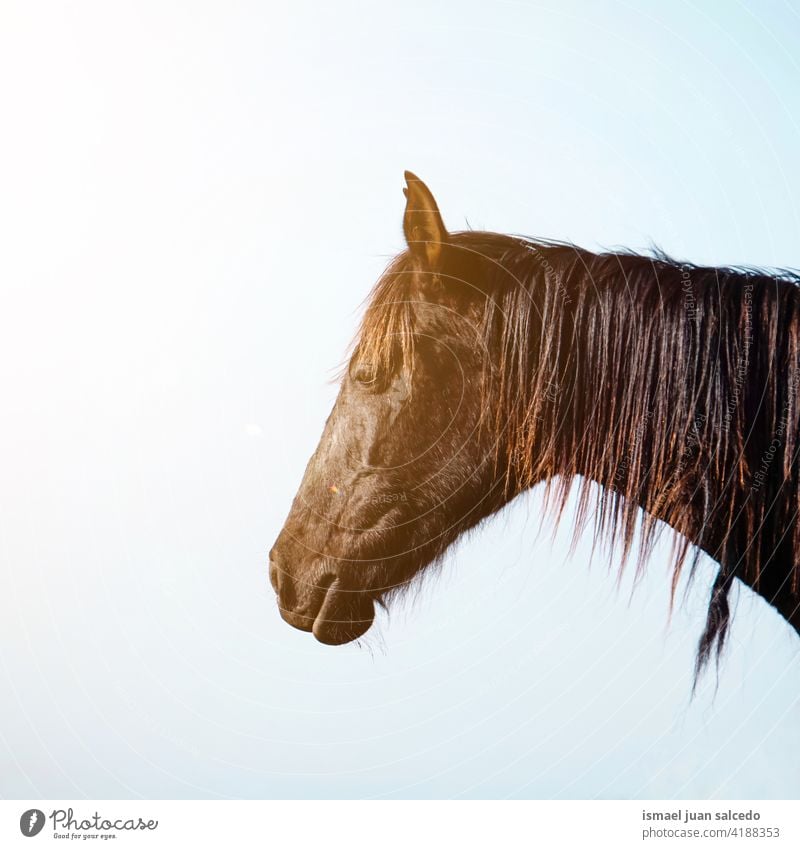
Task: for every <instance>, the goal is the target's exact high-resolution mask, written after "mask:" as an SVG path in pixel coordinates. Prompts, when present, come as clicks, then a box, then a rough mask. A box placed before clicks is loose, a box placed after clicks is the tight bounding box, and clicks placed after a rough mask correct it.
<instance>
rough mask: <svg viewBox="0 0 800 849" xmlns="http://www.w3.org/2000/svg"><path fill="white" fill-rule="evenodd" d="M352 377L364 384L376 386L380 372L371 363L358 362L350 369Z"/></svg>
mask: <svg viewBox="0 0 800 849" xmlns="http://www.w3.org/2000/svg"><path fill="white" fill-rule="evenodd" d="M350 377H352V378H353V380H355V382H356V383H360V384H361V385H362V386H374V385H375V383H376V382H377V380H378V373H377V371H376V369H375V367H374V366H371V365H370V364H369V363H356V365H354V366H353V368H352V369H350Z"/></svg>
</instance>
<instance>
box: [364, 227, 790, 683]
mask: <svg viewBox="0 0 800 849" xmlns="http://www.w3.org/2000/svg"><path fill="white" fill-rule="evenodd" d="M450 240H451V243H452V245H454V246H455V247H456V248H458V249H460V250H461V251H462V252H466V253H467V254H471V255H473V256H474V257H475V263H476V266H478V265H479V266H480V268H481V269H482V271H481V286H482V288H483V293H484V295H485V297H484V298H482V299H481V302H480V308H479V311H478V314H477V318H476V321H475V327H476V329H477V332H478V334H479V335H480V337H481V344H483V345H485V347H486V349H487V350H488V351H491V352H494V353H495V354H496V356H493V357H491V358H487V362H486V368H485V373H484V374H483V375H482V376H481V382H482V385H483V386H484V387H487V386H489V385H491V386H492V387H494V389H495V394H494V396H493V397H495V398H497V399H499V402H497V403H495V404H494V406H493V408H492V409H491V410H489V411H488V412H487V418H486V420H485V421H484V423H483V424H484V426H485V427H489V428H491V430H492V433H493V435H494V437H495V438H494V440H493V443H494V445H495V446H496V449H497V457H495V462H497V463H500V464H501V466H502V468H503V469H505V470H506V471H505V485H506V486H507V488H508V489H509V490H510V491H511V492H512V493H515V492H520V491H522V490H524V489H526V488H528V487H529V486H531V485H533V484H536V483H539V482H544V485H545V503H546V505H547V506H548V512H549V515H551V516H553V517H554V518H555V520H556V521H558V520H559V519H560V518H561V516H562V513H563V512H564V508H565V506H566V502H567V496H568V494H569V492H570V489H571V488H572V485H573V483H575V482H576V479H577V480H578V486H579V493H578V521H577V526H576V529H575V533H576V537H577V535H578V534H579V533H580V532H581V530H582V529H583V528H584V527H586V526H587V525H588V524H591V526H592V529H593V535H594V539H595V541H599V540H602V541H605V542H608V543H610V544H611V545H610V548H611V549H612V550H613V549H616V550H621V554H622V563H623V564H624V563H625V562H626V560H627V559H628V557H629V554H630V553H631V551H632V549H633V548H634V543H635V541H636V532H637V529H638V532H639V537H638V545H636V546H635V547H636V558H635V559H636V564H637V566H636V568H637V570H638V569H641V568H642V567H643V566H644V563H645V561H646V560H647V558H648V556H649V554H650V553H651V551H652V548H653V545H654V543H655V541H656V538H657V536H658V534H659V532H660V531H661V529H662V528H663V527H664V524H663V523H666V524H668V525H669V526H671V527H672V528H673V529H674V530H675V531H677V534H676V536H675V539H674V546H673V564H674V571H673V581H672V592H673V595H674V592H675V587H676V585H677V582H678V578H679V576H680V574H681V570H682V567H683V566H684V565H685V563H686V562H687V560H688V562H689V563H690V564H691V567H693V566H694V564H695V563H696V561H697V558H698V557H699V554H700V552H701V551H705V552H707V553H708V554H709V555H710V556H711V557H713V558H714V559H715V560H716V561H717V562H718V563H719V564H720V568H719V573H718V575H717V578H716V581H715V583H714V586H713V589H712V593H711V598H710V601H709V608H708V616H707V622H706V628H705V631H704V633H703V636H702V638H701V641H700V646H699V651H698V658H697V669H698V671H699V670H700V669H702V667H703V665H704V664H705V663H706V661H707V660H708V659H709V657H710V655H711V653H712V652H713V651H714V649H715V648H716V650H717V653H719V651H720V650H721V649H722V646H723V644H724V641H725V637H726V634H727V630H728V626H729V621H730V611H729V604H728V596H729V591H730V589H731V585H732V582H733V580H734V578H741V579H742V580H744V581H745V582H746V583H748V584H749V585H751V586H753V587H754V588H755V589H757V590H758V591H759V592H761V593H762V595H765V597H767V599H768V600H772V599H770V595H774V596H776V597H777V596H778V595H781V594H783V595H791V596H792V597H794V596H796V594H797V593H798V589H799V588H800V562H798V560H797V559H796V558H795V556H794V552H796V551H798V550H800V548H799V547H798V546H800V523H798V521H797V515H798V506H800V486H799V485H798V484H799V482H800V475H798V468H797V451H798V425H799V424H800V405H799V404H798V397H797V387H798V381H800V288H798V283H800V276H798V274H797V273H795V272H793V271H777V272H775V271H771V272H767V271H763V270H760V269H752V268H711V267H700V266H697V265H690V264H687V263H680V262H676V261H674V260H672V259H670V258H669V257H667V256H665V255H663V254H660V253H655V254H654V255H652V256H642V255H637V254H634V253H629V252H613V253H600V254H595V253H591V252H589V251H586V250H583V249H581V248H578V247H576V246H574V245H570V244H560V243H552V242H543V241H534V240H530V239H525V238H517V237H511V236H505V235H499V234H494V233H484V232H463V233H455V234H451V235H450ZM410 268H411V266H410V259H409V257H408V255H407V254H403V255H401V256H400V257H398V258H397V259H396V260H395V261H394V262H393V263H392V264H391V265H390V267H389V269H388V270H387V272H386V273H385V274H384V275H383V277H382V278H381V280H380V281H379V282H378V284H377V286H376V289H375V290H374V292H373V294H372V296H371V298H370V301H369V305H368V308H367V311H366V314H365V317H364V320H363V323H362V326H361V330H360V333H359V336H358V339H357V349H356V350H357V353H358V356H359V357H364V358H365V359H367V360H369V361H371V362H372V363H376V364H380V365H381V366H383V367H386V368H392V367H394V366H396V364H397V359H398V357H400V358H402V359H404V360H405V361H407V362H409V361H411V359H413V357H412V354H413V348H414V297H413V293H412V292H411V291H410V289H409V286H410V285H411V283H410V281H411V280H412V277H413V275H412V274H411V273H410ZM456 282H458V281H456ZM462 282H463V281H462ZM593 482H597V483H599V484H600V486H599V487H598V486H594V485H593ZM640 508H644V511H645V512H644V515H643V516H642V514H641V513H640V512H639V509H640ZM640 519H641V523H640V521H639V520H640ZM687 555H688V558H687ZM773 603H774V602H773ZM784 615H786V614H784Z"/></svg>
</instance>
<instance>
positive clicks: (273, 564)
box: [269, 557, 281, 594]
mask: <svg viewBox="0 0 800 849" xmlns="http://www.w3.org/2000/svg"><path fill="white" fill-rule="evenodd" d="M269 579H270V581H271V583H272V589H274V590H275V592H276V593H279V594H280V591H281V570H280V568H279V567H278V562H277V560H275V559H274V558H273V557H270V559H269Z"/></svg>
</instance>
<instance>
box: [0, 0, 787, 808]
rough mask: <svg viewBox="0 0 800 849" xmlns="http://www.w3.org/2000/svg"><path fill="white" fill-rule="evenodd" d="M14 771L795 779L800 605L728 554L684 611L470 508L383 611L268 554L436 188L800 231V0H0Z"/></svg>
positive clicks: (318, 792)
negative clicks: (716, 660)
mask: <svg viewBox="0 0 800 849" xmlns="http://www.w3.org/2000/svg"><path fill="white" fill-rule="evenodd" d="M3 18H4V24H3V27H2V31H0V80H2V81H3V82H2V83H0V109H2V113H3V115H4V119H5V120H4V125H5V127H6V130H5V132H4V133H3V135H2V137H0V163H2V165H0V168H2V170H3V176H2V183H3V192H2V199H0V228H1V232H2V233H3V236H4V242H5V245H4V248H3V251H2V253H0V280H2V283H0V285H1V286H2V287H3V303H4V308H3V310H2V311H0V385H2V386H3V387H4V389H3V395H4V411H3V416H2V419H0V436H2V439H0V445H1V446H2V448H0V452H2V466H1V467H2V469H3V474H2V478H0V531H1V533H0V576H1V577H0V580H1V581H2V587H3V591H2V593H0V795H2V796H5V797H33V798H35V797H44V798H59V797H79V796H88V797H124V796H144V797H157V796H162V797H181V796H187V797H195V796H211V797H214V796H229V797H250V796H256V797H276V796H291V797H347V796H370V797H371V796H410V797H450V796H491V797H506V796H512V797H537V798H549V797H579V798H593V797H657V798H664V797H665V798H670V797H673V796H675V797H683V798H703V797H709V796H718V797H787V796H788V797H797V796H798V794H800V766H798V764H800V642H798V640H797V637H796V636H795V635H794V634H793V633H792V632H791V631H790V630H789V628H788V626H786V624H785V623H784V622H783V621H782V620H781V619H779V617H778V616H777V615H776V614H775V613H774V612H773V611H772V610H771V609H769V608H767V607H766V605H764V604H763V603H762V602H760V601H759V600H758V599H755V598H753V597H752V596H751V595H750V594H749V593H747V592H742V593H741V597H740V600H739V604H738V611H737V618H736V623H735V626H734V628H733V633H732V639H731V646H730V649H729V651H728V652H727V653H726V655H725V658H724V663H723V666H722V668H721V674H720V681H719V689H718V691H717V692H716V695H715V694H714V678H713V675H711V676H708V678H707V679H706V680H705V681H704V686H703V687H702V688H701V692H700V693H699V695H698V696H697V698H696V699H695V700H694V701H690V688H691V673H692V663H693V655H694V648H695V644H696V641H697V638H698V636H699V633H700V631H701V629H702V620H703V612H704V605H705V593H706V591H707V587H708V581H709V578H710V576H711V574H712V572H711V569H710V567H709V566H708V564H703V566H702V567H701V570H700V574H699V576H698V581H697V584H696V587H695V588H694V591H692V592H691V593H690V594H689V596H688V598H687V600H686V602H685V604H684V605H683V606H681V607H680V609H678V610H677V611H676V612H675V614H674V616H673V618H672V621H671V623H669V622H668V616H667V613H668V578H667V573H666V571H665V557H664V552H663V551H661V552H659V554H658V555H657V556H656V557H654V559H653V561H652V562H651V564H650V566H649V569H648V572H647V575H646V577H645V578H644V580H643V581H642V582H641V585H640V586H639V587H638V589H637V590H636V592H635V593H634V594H633V595H632V596H631V584H630V581H629V579H628V578H626V579H625V580H624V581H623V583H622V587H621V588H620V589H618V588H617V585H616V582H615V580H614V577H613V572H612V573H609V571H608V570H607V568H606V566H605V565H604V564H603V563H602V562H599V561H595V563H594V564H593V565H592V566H591V568H590V567H589V565H588V546H587V545H586V544H582V545H581V546H579V548H578V551H577V552H576V554H575V555H574V556H572V557H568V556H567V545H566V543H567V539H568V534H567V532H566V529H565V531H564V532H563V533H559V535H558V536H557V538H556V540H555V542H554V544H553V545H552V546H551V545H550V544H549V543H548V542H547V541H546V540H541V539H539V540H537V539H536V538H535V529H536V525H537V513H538V507H537V504H538V502H537V498H536V496H535V495H534V496H532V497H530V498H526V499H521V500H520V501H519V502H517V503H515V504H514V505H513V506H512V508H511V509H509V510H507V511H506V512H505V513H504V514H502V515H501V516H500V517H498V518H497V519H495V520H494V521H493V522H491V523H490V524H488V525H487V526H486V528H485V529H484V530H482V531H481V532H479V533H477V534H475V535H473V536H472V537H471V539H469V540H468V541H465V542H464V544H462V545H461V546H460V547H459V548H458V550H457V551H456V552H454V554H453V556H452V557H451V559H450V561H449V562H448V564H447V565H446V567H445V568H444V569H443V570H442V571H441V573H440V574H439V575H438V576H436V577H432V579H431V580H429V581H427V582H426V583H425V584H424V587H423V590H422V591H421V592H420V593H419V594H418V597H417V598H416V599H412V598H410V599H408V600H406V601H405V602H404V603H403V604H402V606H401V607H400V608H396V609H395V610H393V611H392V614H391V616H390V617H386V616H383V615H382V616H381V617H380V618H379V621H378V624H377V627H376V628H375V630H374V631H373V632H371V633H370V636H369V639H368V640H367V641H366V645H365V646H362V647H358V646H353V645H351V646H346V647H341V648H336V649H332V648H330V647H326V646H322V645H319V644H317V643H316V642H314V641H313V640H312V639H311V638H310V637H309V636H308V635H306V634H301V633H299V632H297V631H293V630H292V629H290V628H289V627H288V626H287V625H285V624H284V623H283V622H282V621H281V620H280V619H279V617H278V615H277V611H276V608H275V603H274V598H273V595H272V591H271V589H270V588H269V586H268V583H267V573H266V554H267V551H268V549H269V547H270V545H271V544H272V542H273V540H274V538H275V536H276V534H277V532H278V530H279V529H280V526H281V524H282V522H283V519H284V517H285V515H286V512H287V511H288V508H289V504H290V502H291V499H292V497H293V495H294V492H295V490H296V488H297V485H298V483H299V480H300V477H301V475H302V471H303V469H304V467H305V463H306V460H307V458H308V455H309V454H310V453H311V451H312V450H313V448H314V446H315V444H316V442H317V439H318V437H319V434H320V431H321V429H322V425H323V422H324V420H325V417H326V415H327V413H328V411H329V409H330V406H331V404H332V402H333V398H334V397H335V391H336V390H335V387H334V386H333V385H331V384H330V382H329V380H330V377H331V375H332V373H333V370H334V368H335V367H336V366H337V364H338V363H339V362H340V360H341V357H342V355H343V353H344V351H345V348H346V346H347V343H348V341H349V339H350V337H351V335H352V333H353V331H354V328H355V324H356V320H357V317H358V314H359V305H360V303H361V302H362V300H363V298H364V297H365V296H366V294H367V292H368V291H369V288H370V287H371V285H372V283H373V282H374V280H375V279H376V277H377V276H378V274H379V273H380V271H381V269H382V267H383V266H384V264H385V262H386V260H387V259H388V257H390V256H391V255H393V254H394V253H396V252H397V251H398V250H399V249H401V247H402V231H401V226H400V224H401V214H402V208H403V197H402V193H401V188H402V185H403V184H402V173H403V170H404V169H406V168H408V169H411V170H413V171H415V172H416V173H417V174H419V175H420V176H421V177H423V178H424V179H425V180H427V181H428V183H429V184H430V186H431V188H432V189H433V191H434V192H435V194H436V195H437V198H438V199H439V202H440V206H441V208H442V212H443V214H444V217H445V221H446V222H447V223H448V225H449V226H450V227H452V228H459V227H463V226H465V224H466V222H469V224H470V225H471V226H473V227H481V228H487V229H493V230H500V231H508V232H518V233H526V234H530V235H538V236H547V237H555V238H562V239H572V240H575V241H577V242H579V243H581V244H583V245H584V246H586V247H590V248H593V247H598V246H614V245H626V246H630V247H634V248H646V247H647V246H648V245H650V244H651V243H653V242H654V243H657V244H658V245H659V246H660V247H662V248H664V249H665V250H667V251H668V252H670V253H672V254H674V255H676V256H677V257H679V258H686V259H690V260H694V261H697V262H712V263H717V262H720V263H721V262H726V263H754V264H762V265H794V266H797V265H800V242H799V241H798V232H800V227H799V225H800V214H799V211H798V202H797V198H798V197H800V169H798V161H797V151H798V149H800V60H798V58H797V49H796V48H797V44H798V39H800V17H798V12H797V11H796V10H795V9H793V8H792V7H791V6H790V5H789V4H788V3H783V2H774V3H749V4H740V3H722V2H718V3H704V4H691V3H685V2H670V3H663V2H662V3H655V2H653V3H637V4H633V3H621V2H603V3H588V2H582V3H581V2H567V3H564V2H558V3H556V2H552V3H537V2H531V3H524V2H482V3H450V2H430V0H429V1H428V2H425V3H421V2H412V3H403V4H397V3H366V2H365V3H353V2H349V3H347V2H345V3H341V2H340V3H336V4H323V3H291V4H274V5H272V4H269V3H263V2H261V3H257V2H249V3H246V2H238V3H237V2H233V3H216V4H208V3H191V4H190V3H176V2H159V3H114V4H108V3H101V2H96V3H77V4H69V5H67V4H61V3H50V4H45V5H44V6H43V5H41V4H36V5H32V4H29V3H22V2H7V3H6V4H5V5H4V11H3Z"/></svg>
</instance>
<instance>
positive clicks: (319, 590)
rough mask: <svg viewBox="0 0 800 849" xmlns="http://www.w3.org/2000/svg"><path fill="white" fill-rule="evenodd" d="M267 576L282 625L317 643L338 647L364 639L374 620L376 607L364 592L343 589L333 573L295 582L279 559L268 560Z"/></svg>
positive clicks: (312, 572) (311, 574)
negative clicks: (306, 633)
mask: <svg viewBox="0 0 800 849" xmlns="http://www.w3.org/2000/svg"><path fill="white" fill-rule="evenodd" d="M269 576H270V581H271V582H272V586H273V588H274V590H275V593H276V594H277V597H278V610H279V611H280V614H281V617H282V618H283V620H284V622H286V623H288V624H289V625H291V626H292V627H293V628H298V629H299V630H301V631H310V632H312V633H313V634H314V636H315V637H316V639H317V640H319V642H321V643H326V644H327V645H332V646H338V645H342V644H343V643H349V642H352V641H353V640H357V639H358V638H359V637H361V636H363V635H364V634H365V633H366V632H367V631H368V630H369V627H370V626H371V625H372V622H373V620H374V618H375V605H374V602H373V601H372V599H371V598H370V597H369V596H368V595H366V594H365V593H363V592H359V591H357V590H350V589H344V588H343V587H342V585H341V580H340V578H339V577H338V575H337V574H336V573H335V572H333V571H326V572H323V573H322V574H318V573H317V571H316V570H314V569H309V570H308V576H307V577H304V578H302V579H300V578H294V577H293V576H291V575H290V574H289V573H288V572H287V571H286V569H285V568H284V567H283V565H282V562H281V561H280V559H279V558H278V557H277V556H275V555H274V553H273V554H271V556H270V563H269Z"/></svg>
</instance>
